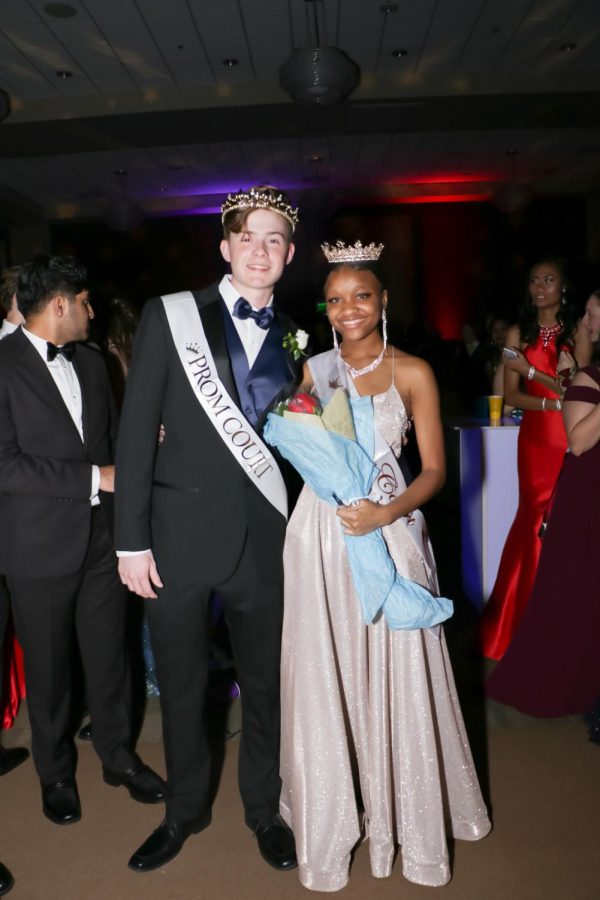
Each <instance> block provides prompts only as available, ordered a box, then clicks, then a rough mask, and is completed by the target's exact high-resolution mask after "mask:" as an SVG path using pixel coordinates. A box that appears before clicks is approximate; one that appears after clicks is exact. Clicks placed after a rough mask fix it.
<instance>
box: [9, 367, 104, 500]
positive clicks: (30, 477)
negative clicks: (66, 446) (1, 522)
mask: <svg viewBox="0 0 600 900" xmlns="http://www.w3.org/2000/svg"><path fill="white" fill-rule="evenodd" d="M21 414H23V413H21ZM91 484H92V465H91V463H88V462H86V461H85V460H69V459H57V458H54V457H52V456H42V455H40V454H35V453H26V452H24V451H23V450H22V449H21V447H20V445H19V440H18V434H17V428H16V426H15V422H14V421H13V413H12V406H11V401H10V398H9V390H8V386H7V384H6V380H5V379H4V378H3V377H2V376H0V493H3V494H17V495H19V496H22V497H45V498H49V499H50V498H56V497H61V498H64V499H68V500H81V501H84V502H85V501H88V500H89V498H90V490H91Z"/></svg>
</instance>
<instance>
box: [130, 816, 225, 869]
mask: <svg viewBox="0 0 600 900" xmlns="http://www.w3.org/2000/svg"><path fill="white" fill-rule="evenodd" d="M210 818H211V817H210V813H207V815H206V816H205V817H203V818H201V819H194V820H193V821H192V822H184V823H181V822H175V821H174V820H173V819H163V821H162V822H161V823H160V825H159V826H158V828H157V829H156V831H153V832H152V834H151V835H150V837H149V838H148V839H147V840H146V841H144V843H143V844H142V846H141V847H138V849H137V850H136V851H135V853H134V854H133V856H132V857H131V859H130V860H129V863H128V865H129V868H130V869H133V870H134V872H151V871H152V869H160V867H161V866H164V865H165V864H166V863H168V862H169V861H170V860H172V859H174V858H175V857H176V856H177V854H178V853H179V851H180V850H181V848H182V847H183V845H184V843H185V841H186V840H187V839H188V838H189V836H190V834H198V832H200V831H202V829H204V828H206V827H207V826H208V825H210Z"/></svg>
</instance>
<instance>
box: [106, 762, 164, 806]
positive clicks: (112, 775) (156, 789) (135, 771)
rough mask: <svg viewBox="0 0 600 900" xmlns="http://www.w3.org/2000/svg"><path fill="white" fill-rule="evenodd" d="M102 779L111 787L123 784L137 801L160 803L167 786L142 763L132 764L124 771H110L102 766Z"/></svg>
mask: <svg viewBox="0 0 600 900" xmlns="http://www.w3.org/2000/svg"><path fill="white" fill-rule="evenodd" d="M102 774H103V775H104V781H105V782H106V784H110V785H112V787H120V785H125V787H126V788H127V790H128V791H129V794H130V795H131V798H132V799H133V800H137V801H138V803H160V801H161V800H164V799H165V794H166V793H167V786H166V784H165V783H164V781H163V780H162V778H161V777H160V776H159V775H157V774H156V772H153V771H152V769H151V768H150V767H149V766H145V765H144V764H143V763H139V765H136V766H132V767H131V769H128V770H127V771H126V772H110V771H109V770H108V769H105V768H104V767H103V768H102Z"/></svg>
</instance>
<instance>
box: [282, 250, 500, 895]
mask: <svg viewBox="0 0 600 900" xmlns="http://www.w3.org/2000/svg"><path fill="white" fill-rule="evenodd" d="M346 249H347V252H348V254H349V256H350V257H351V258H355V256H356V254H357V252H359V251H357V248H356V247H352V248H346ZM376 249H378V248H376ZM362 250H363V251H364V250H365V248H362ZM340 253H342V255H344V253H343V251H341V250H339V248H338V256H339V254H340ZM325 299H326V302H327V315H328V318H329V321H330V323H331V325H332V327H333V329H334V331H335V332H337V333H339V335H341V338H342V343H341V345H340V348H339V350H337V349H334V350H331V351H329V352H328V353H326V354H320V355H319V356H317V357H315V358H314V359H313V360H311V361H309V362H308V364H307V366H306V372H305V382H306V383H305V387H306V388H309V387H312V386H313V385H314V381H315V380H317V381H318V379H314V378H313V371H316V367H319V366H320V365H321V364H330V365H331V367H332V369H333V370H335V368H336V366H337V367H338V370H339V371H340V374H341V377H342V378H344V376H345V375H347V382H346V383H347V386H348V388H349V391H350V392H351V393H352V392H354V393H356V394H360V395H361V396H364V395H370V396H372V397H373V405H374V412H375V423H376V425H377V427H378V428H379V431H380V433H381V434H382V435H383V437H384V438H385V441H386V442H387V443H388V444H389V446H390V447H391V448H392V450H393V451H394V453H395V454H396V455H399V454H400V452H401V450H402V444H403V439H404V437H405V435H406V431H407V429H408V427H409V422H410V421H411V420H412V421H413V422H414V427H415V432H416V436H417V442H418V446H419V452H420V454H421V459H422V471H421V473H420V474H419V475H418V476H417V477H416V478H415V479H414V481H412V483H411V484H410V487H408V488H407V489H406V490H405V491H404V493H402V494H401V495H400V496H398V497H397V498H396V499H395V500H394V501H392V502H391V503H390V504H389V505H387V506H384V505H379V504H377V503H373V502H370V501H369V500H361V501H360V502H359V504H358V505H357V506H351V507H338V508H337V509H336V508H335V507H333V506H332V505H329V504H327V503H325V502H323V501H321V500H319V499H318V498H317V497H316V496H315V495H314V494H313V493H312V491H311V490H310V489H309V488H308V487H306V486H305V487H304V489H303V492H302V494H301V496H300V499H299V501H298V504H297V506H296V508H295V510H294V514H293V516H292V518H291V520H290V523H289V526H288V532H287V538H286V545H285V552H284V565H285V603H284V626H283V645H282V686H281V691H282V703H281V709H282V753H281V777H282V782H283V787H282V795H281V797H282V799H281V811H282V814H283V816H284V818H285V819H286V820H287V822H288V823H289V824H290V826H291V827H292V829H293V831H294V835H295V838H296V848H297V855H298V865H299V876H300V880H301V882H302V884H303V885H304V886H305V887H307V888H311V889H313V890H319V891H336V890H340V889H341V888H343V887H344V885H345V884H346V882H347V880H348V869H349V864H350V857H351V853H352V851H353V848H354V847H355V846H356V845H357V844H358V843H359V842H360V840H361V838H364V837H368V838H369V853H370V859H371V868H372V872H373V875H374V876H375V877H379V878H382V877H385V876H388V875H389V874H390V873H391V869H392V862H393V859H394V855H395V852H396V849H397V846H398V845H400V847H401V851H400V852H401V857H402V871H403V873H404V875H405V877H406V878H407V879H409V880H410V881H413V882H416V883H418V884H423V885H431V886H435V885H442V884H445V883H446V882H447V881H448V880H449V878H450V867H449V860H448V849H447V843H446V833H447V832H448V833H450V834H451V835H453V836H454V837H457V838H462V839H465V840H477V839H479V838H482V837H483V836H484V835H486V834H487V832H488V831H489V829H490V823H489V820H488V817H487V812H486V809H485V806H484V803H483V800H482V797H481V793H480V789H479V785H478V781H477V776H476V773H475V769H474V766H473V760H472V757H471V752H470V749H469V744H468V740H467V736H466V733H465V729H464V725H463V720H462V716H461V712H460V707H459V703H458V699H457V695H456V689H455V685H454V680H453V676H452V671H451V667H450V661H449V658H448V653H447V649H446V644H445V640H444V635H443V631H442V630H441V629H440V627H439V626H437V627H436V628H432V629H423V630H414V631H408V630H396V631H392V630H390V629H389V628H388V626H387V624H386V622H385V620H384V619H383V617H380V618H378V619H376V620H375V621H374V622H373V624H370V625H365V624H364V623H363V621H362V617H361V611H360V606H359V601H358V599H357V597H356V596H355V593H354V589H353V584H352V578H351V574H350V570H349V567H348V561H347V557H346V551H345V545H344V537H343V531H345V532H346V533H347V534H350V535H363V534H367V533H368V532H371V531H373V530H375V529H376V528H380V527H381V528H382V529H383V535H384V538H385V541H386V544H387V547H388V550H389V552H390V555H391V556H392V558H393V560H394V562H395V564H396V567H397V569H398V570H399V572H400V573H401V574H402V575H404V576H406V577H407V578H409V579H411V580H413V581H416V582H419V583H421V584H423V585H425V586H426V587H428V588H430V589H431V590H432V592H434V593H435V592H437V580H436V576H435V565H434V564H432V567H431V568H430V567H429V565H428V561H429V562H431V557H429V554H428V553H427V552H426V554H425V556H424V555H423V554H422V553H421V552H419V550H418V549H417V545H416V543H415V540H414V539H413V537H412V536H411V531H410V529H411V524H410V522H411V519H410V514H411V513H413V512H414V511H415V510H417V509H418V507H419V506H420V505H422V504H423V503H424V502H425V501H427V500H428V499H429V498H430V497H432V496H433V495H434V494H435V493H436V492H437V491H438V490H439V489H440V487H441V486H442V484H443V481H444V450H443V439H442V428H441V423H440V414H439V404H438V394H437V388H436V384H435V380H434V378H433V375H432V372H431V370H430V368H429V366H428V365H427V363H425V362H423V361H422V360H420V359H417V358H415V357H412V356H409V355H407V354H406V353H402V352H400V351H398V350H396V349H395V348H393V347H391V346H389V345H388V346H386V342H385V340H384V339H382V335H381V332H380V323H381V320H382V314H383V313H384V310H385V307H386V305H387V294H386V292H385V290H383V287H382V282H381V279H380V277H379V274H378V272H377V269H376V267H375V265H374V264H373V263H372V262H368V261H359V262H349V263H336V264H334V265H332V266H331V271H330V273H329V275H328V277H327V280H326V282H325ZM311 369H312V371H311ZM333 381H334V382H335V376H334V378H333ZM330 385H331V382H330ZM416 515H417V513H416V512H415V516H416ZM414 527H418V526H416V525H415V526H414ZM426 543H427V541H426ZM425 557H428V559H426V558H425Z"/></svg>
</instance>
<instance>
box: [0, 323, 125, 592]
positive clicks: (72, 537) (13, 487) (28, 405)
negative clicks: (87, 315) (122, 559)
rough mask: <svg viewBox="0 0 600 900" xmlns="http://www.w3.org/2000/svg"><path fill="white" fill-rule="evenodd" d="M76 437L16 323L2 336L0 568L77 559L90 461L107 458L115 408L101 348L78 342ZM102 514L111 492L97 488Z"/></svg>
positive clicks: (73, 563)
mask: <svg viewBox="0 0 600 900" xmlns="http://www.w3.org/2000/svg"><path fill="white" fill-rule="evenodd" d="M73 365H74V367H75V370H76V372H77V376H78V379H79V383H80V385H81V395H82V413H83V433H84V440H83V441H82V440H81V437H80V435H79V432H78V430H77V427H76V426H75V423H74V422H73V419H72V418H71V415H70V413H69V410H68V409H67V407H66V405H65V403H64V401H63V399H62V397H61V395H60V391H59V390H58V388H57V386H56V384H55V382H54V379H53V378H52V376H51V374H50V372H49V371H48V369H47V367H46V365H45V364H44V361H43V360H42V359H41V358H40V355H39V353H38V352H37V350H36V349H35V347H33V345H32V344H31V342H30V341H29V340H28V338H26V337H25V335H24V334H23V333H22V331H21V330H20V329H19V330H18V331H16V332H14V334H12V335H10V336H9V337H7V338H6V339H5V340H3V341H2V342H1V343H0V534H1V535H2V538H1V540H0V572H2V573H3V574H5V575H21V576H33V577H50V576H60V575H69V574H72V573H73V572H76V571H77V570H78V569H79V568H80V567H81V565H82V564H83V561H84V558H85V554H86V551H87V547H88V540H89V534H90V528H91V505H90V493H91V487H92V464H96V465H99V466H104V465H110V463H111V462H112V460H113V447H114V443H115V439H116V431H117V414H116V407H115V404H114V400H113V397H112V393H111V389H110V385H109V382H108V376H107V373H106V366H105V364H104V360H103V358H102V356H101V354H100V353H99V352H98V351H97V350H94V349H92V348H91V347H87V346H86V345H85V344H78V345H77V350H76V353H75V356H74V358H73ZM101 502H102V508H103V510H104V511H105V512H107V513H108V514H109V515H108V518H111V513H112V508H111V507H112V498H111V497H110V495H107V494H102V495H101Z"/></svg>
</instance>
